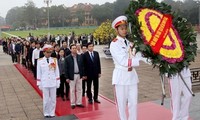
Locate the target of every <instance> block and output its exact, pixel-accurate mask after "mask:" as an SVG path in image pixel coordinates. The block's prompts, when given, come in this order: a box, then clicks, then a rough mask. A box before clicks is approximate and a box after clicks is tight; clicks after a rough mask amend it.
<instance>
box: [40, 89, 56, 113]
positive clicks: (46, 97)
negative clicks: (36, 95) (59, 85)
mask: <svg viewBox="0 0 200 120" xmlns="http://www.w3.org/2000/svg"><path fill="white" fill-rule="evenodd" d="M42 91H43V113H44V116H55V108H56V87H44V88H43V89H42Z"/></svg>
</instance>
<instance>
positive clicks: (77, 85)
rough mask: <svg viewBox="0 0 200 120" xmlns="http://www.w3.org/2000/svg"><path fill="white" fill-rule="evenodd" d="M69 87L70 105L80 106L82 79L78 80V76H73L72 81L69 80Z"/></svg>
mask: <svg viewBox="0 0 200 120" xmlns="http://www.w3.org/2000/svg"><path fill="white" fill-rule="evenodd" d="M69 85H70V102H71V105H80V104H82V79H80V75H79V74H75V75H74V80H71V81H70V83H69ZM75 93H76V94H75Z"/></svg>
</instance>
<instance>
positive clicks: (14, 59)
mask: <svg viewBox="0 0 200 120" xmlns="http://www.w3.org/2000/svg"><path fill="white" fill-rule="evenodd" d="M11 57H12V62H13V63H14V62H17V57H16V54H15V53H14V52H12V53H11Z"/></svg>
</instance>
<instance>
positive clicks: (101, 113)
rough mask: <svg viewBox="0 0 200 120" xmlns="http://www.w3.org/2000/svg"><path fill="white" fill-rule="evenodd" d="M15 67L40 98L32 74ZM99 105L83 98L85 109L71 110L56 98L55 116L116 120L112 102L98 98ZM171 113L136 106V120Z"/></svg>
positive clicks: (161, 118) (162, 118)
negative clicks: (89, 102) (70, 115)
mask: <svg viewBox="0 0 200 120" xmlns="http://www.w3.org/2000/svg"><path fill="white" fill-rule="evenodd" d="M15 67H16V68H17V69H18V70H19V71H20V72H21V74H22V75H23V76H24V77H25V78H26V80H27V81H28V82H29V83H30V84H31V86H32V87H33V88H34V89H35V90H36V91H37V93H38V94H39V95H40V96H41V97H42V92H41V91H40V90H39V89H38V87H37V85H36V80H34V77H33V74H32V73H31V72H29V71H28V70H27V69H26V68H24V67H23V66H22V65H20V64H15ZM99 100H100V101H101V104H96V103H94V104H92V105H91V104H88V102H87V98H86V97H83V104H84V105H85V108H75V109H71V107H70V102H69V101H62V100H61V98H57V106H56V115H57V116H64V115H69V114H75V115H76V116H77V117H78V118H79V119H81V120H117V119H118V115H117V110H116V107H115V104H114V102H112V101H111V100H109V99H107V98H105V97H104V96H101V95H100V96H99ZM170 119H171V112H170V111H169V110H168V109H166V108H164V107H162V106H160V105H157V104H154V103H151V102H147V103H140V104H139V105H138V120H170Z"/></svg>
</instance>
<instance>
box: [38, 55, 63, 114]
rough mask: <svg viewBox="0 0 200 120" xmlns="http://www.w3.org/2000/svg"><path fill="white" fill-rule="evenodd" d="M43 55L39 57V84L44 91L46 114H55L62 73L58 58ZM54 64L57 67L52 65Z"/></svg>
mask: <svg viewBox="0 0 200 120" xmlns="http://www.w3.org/2000/svg"><path fill="white" fill-rule="evenodd" d="M48 59H49V63H48V62H47V58H46V57H43V58H40V59H38V64H37V85H38V86H39V88H40V89H41V90H42V91H43V112H44V116H55V108H56V88H59V86H60V73H59V68H58V63H57V59H56V58H52V57H49V58H48ZM51 64H54V65H55V67H51V66H50V65H51Z"/></svg>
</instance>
